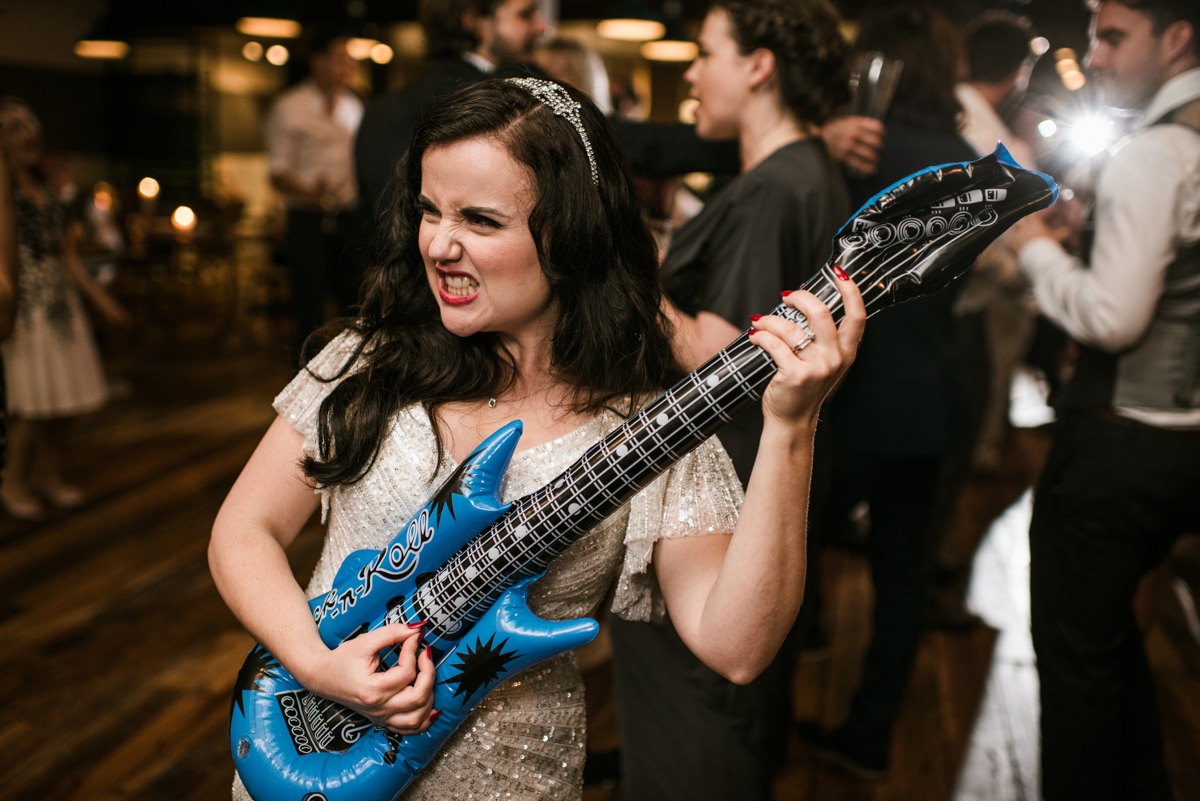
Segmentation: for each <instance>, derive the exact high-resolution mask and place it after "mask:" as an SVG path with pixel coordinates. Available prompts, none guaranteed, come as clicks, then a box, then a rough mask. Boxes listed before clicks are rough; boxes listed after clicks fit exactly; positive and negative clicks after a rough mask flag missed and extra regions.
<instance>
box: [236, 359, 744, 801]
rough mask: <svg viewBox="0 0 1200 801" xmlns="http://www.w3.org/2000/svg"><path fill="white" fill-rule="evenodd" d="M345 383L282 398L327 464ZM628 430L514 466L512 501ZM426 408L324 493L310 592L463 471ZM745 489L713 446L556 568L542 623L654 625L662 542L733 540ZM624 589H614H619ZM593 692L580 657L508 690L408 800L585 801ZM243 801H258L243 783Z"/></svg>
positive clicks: (542, 587)
mask: <svg viewBox="0 0 1200 801" xmlns="http://www.w3.org/2000/svg"><path fill="white" fill-rule="evenodd" d="M350 342H351V340H350V338H349V336H347V335H343V336H342V337H340V338H338V339H336V340H334V341H333V342H332V343H331V344H330V345H329V346H328V347H327V348H326V349H325V350H324V351H322V353H321V354H319V355H318V356H317V358H316V359H314V360H313V361H312V362H311V363H310V364H309V369H310V370H313V371H314V372H316V373H317V374H319V375H331V374H333V373H334V372H335V371H336V368H337V367H339V366H340V365H341V364H342V362H343V361H344V359H345V355H346V353H348V347H349V343H350ZM335 385H336V382H331V383H328V384H327V383H323V382H321V381H318V380H316V379H315V378H313V377H312V376H311V375H309V374H308V373H307V372H305V371H301V372H300V374H299V375H298V376H297V377H296V378H295V379H294V380H293V381H292V382H291V384H289V385H288V386H287V388H285V389H284V391H283V392H282V393H281V394H280V395H279V396H278V397H277V398H276V400H275V408H276V410H277V411H278V412H279V413H280V414H281V415H282V416H283V417H284V418H285V419H286V420H288V421H289V422H290V423H291V424H292V426H293V427H295V428H296V430H297V431H299V432H301V433H302V434H304V437H305V444H304V447H305V451H306V452H307V453H312V454H315V453H316V448H317V442H316V417H317V411H318V408H319V406H320V403H321V401H322V400H323V399H324V398H325V396H326V395H327V394H328V393H329V392H330V391H331V390H332V389H333V387H334V386H335ZM621 422H622V420H621V418H620V417H619V416H618V415H616V414H615V413H612V412H607V411H606V412H603V413H601V414H599V415H597V416H596V417H595V418H593V419H592V420H590V421H589V422H587V423H585V424H584V425H582V426H580V427H579V428H578V429H576V430H574V431H572V432H571V433H569V434H566V435H565V436H563V437H560V438H558V439H556V440H553V441H551V442H547V443H544V444H542V445H538V446H536V447H532V448H529V449H526V450H518V451H517V453H515V454H514V455H513V458H512V461H511V462H510V465H509V469H508V473H507V474H506V477H505V484H504V491H503V499H504V500H505V501H511V500H515V499H517V498H520V497H522V496H523V495H526V494H528V493H529V492H532V491H534V490H536V489H539V488H541V487H542V486H544V485H546V484H548V483H549V482H550V481H551V480H552V479H553V478H555V477H556V476H558V475H559V474H560V473H561V472H562V471H563V470H565V469H566V468H567V467H568V466H569V465H570V464H571V463H572V462H574V461H575V460H576V459H577V458H578V457H579V456H580V455H582V453H583V452H584V450H586V449H587V447H588V446H590V445H591V444H592V443H594V442H596V441H597V440H599V439H601V438H602V437H604V436H605V435H606V434H607V433H609V432H610V431H611V430H613V429H614V428H616V427H617V426H618V425H620V423H621ZM435 449H436V445H435V440H434V432H433V429H432V428H431V425H430V422H429V419H428V417H427V416H426V414H425V412H424V410H423V409H422V408H421V407H420V406H419V405H417V406H413V407H408V408H405V409H403V410H401V411H400V412H399V413H398V414H397V415H396V419H395V420H394V421H393V424H392V429H391V432H390V433H389V435H388V437H387V439H386V441H385V442H384V443H383V446H382V449H381V451H380V454H379V458H378V459H377V461H376V463H375V466H374V467H373V468H372V470H371V471H370V472H369V473H368V474H367V476H366V477H365V478H364V479H363V480H362V481H360V482H358V483H357V484H355V485H353V486H348V487H337V488H335V489H333V490H332V491H322V509H323V515H327V519H328V523H329V529H328V533H327V535H326V539H325V546H324V550H323V552H322V554H321V558H320V560H319V561H318V563H317V566H316V569H315V571H314V575H313V578H312V581H311V582H310V583H309V586H308V594H309V596H310V597H313V596H316V595H320V594H324V593H325V592H326V591H328V589H329V588H330V586H331V585H332V583H333V579H334V575H335V573H336V572H337V568H338V566H339V565H340V564H341V563H342V561H343V560H344V559H345V557H346V556H347V555H348V554H350V553H351V552H353V551H355V550H360V549H367V548H369V549H372V550H377V549H379V548H381V547H382V546H383V545H384V544H385V543H386V542H387V540H388V539H389V537H390V536H391V534H392V533H393V532H395V531H397V530H398V529H399V528H400V527H401V526H402V525H403V524H404V523H406V522H407V521H408V519H409V518H410V517H411V516H412V514H413V513H414V512H415V511H416V510H417V509H418V508H419V507H420V506H421V505H422V504H424V502H425V501H426V500H428V498H429V497H430V495H431V494H432V493H433V491H434V490H435V489H436V488H437V487H438V486H440V485H441V483H442V482H443V481H444V480H445V478H446V477H447V476H448V475H449V474H450V473H451V472H452V471H453V470H454V468H455V467H456V466H457V465H456V464H455V463H454V462H453V459H450V458H448V457H446V458H444V459H443V463H442V466H441V469H440V470H438V472H437V473H436V475H435V474H434V468H435V454H436V450H435ZM741 501H742V489H741V484H740V483H739V481H738V479H737V475H736V474H735V473H734V471H733V466H732V464H731V463H730V461H729V458H728V456H726V454H725V452H724V450H723V449H722V448H721V446H720V444H719V442H717V440H716V439H715V438H713V439H710V440H709V441H708V442H706V443H704V444H703V445H701V446H700V447H699V448H697V449H696V450H695V451H693V452H692V453H691V454H689V455H688V456H685V457H684V458H683V459H681V460H680V461H679V462H678V463H676V465H675V466H674V467H673V468H672V469H671V470H669V471H667V472H666V473H665V474H664V475H663V476H660V477H659V479H658V480H657V481H655V482H654V483H653V484H651V485H650V486H649V487H647V488H646V489H645V490H643V491H642V492H641V493H639V494H638V495H637V496H635V497H634V498H633V499H632V500H631V501H630V502H629V503H627V504H626V505H625V506H624V507H622V508H621V509H620V510H618V511H617V512H616V513H614V514H613V515H612V516H610V517H609V518H608V519H607V520H606V521H605V522H603V523H602V524H600V525H599V526H597V527H596V528H595V529H593V530H592V531H591V532H589V533H588V534H587V535H585V536H584V537H583V538H582V539H580V540H579V541H577V542H576V543H575V544H574V545H572V546H571V547H570V548H569V549H568V550H567V551H565V552H564V553H563V554H562V555H561V556H559V557H558V558H557V559H556V560H554V561H553V562H552V563H551V565H550V568H549V570H548V571H547V573H546V575H545V576H544V577H543V578H542V579H541V580H540V581H538V582H537V583H535V584H534V585H533V586H532V587H531V589H530V592H529V605H530V607H531V609H532V610H533V611H534V612H535V613H537V614H538V615H540V616H542V617H544V618H548V619H555V620H565V619H571V618H577V617H580V616H584V615H594V614H596V612H597V611H598V610H599V608H600V606H601V604H602V603H603V602H604V601H605V598H606V596H608V595H609V593H610V591H611V592H612V594H613V601H612V609H613V611H614V612H616V613H618V614H620V615H621V616H623V617H628V618H631V619H638V620H646V619H650V618H651V617H652V616H654V615H655V614H657V613H658V612H660V611H661V610H662V598H661V595H660V594H659V592H658V589H657V585H656V584H655V582H654V580H653V577H652V571H651V570H650V562H651V556H652V551H653V548H654V544H655V542H656V541H657V540H658V539H659V538H660V537H679V536H688V535H695V534H706V533H717V532H729V531H733V527H734V525H735V523H736V521H737V510H738V508H739V507H740V505H741ZM614 582H615V589H614ZM584 712H585V710H584V698H583V682H582V679H581V677H580V674H579V670H578V668H577V667H576V664H575V659H574V655H573V654H571V653H567V654H563V655H561V656H558V657H554V658H552V659H550V660H548V661H546V662H543V663H542V664H540V665H537V666H535V667H533V668H530V669H529V670H527V671H525V672H524V673H521V674H519V675H517V676H515V677H513V678H512V679H510V680H509V681H507V682H506V683H504V684H502V685H500V686H499V687H497V688H496V689H495V690H494V691H493V692H492V693H491V694H490V695H488V696H487V698H485V699H484V701H483V703H481V704H480V705H479V706H478V707H477V708H476V710H475V711H474V713H473V714H472V715H471V716H470V717H469V718H468V719H467V720H466V721H465V722H464V723H463V725H462V726H461V727H460V728H459V729H458V731H457V732H456V733H455V734H454V735H453V737H452V738H451V739H450V740H449V741H448V742H447V743H446V745H445V747H444V748H443V749H442V751H441V753H440V754H439V755H438V756H437V757H436V758H435V759H434V760H433V761H432V762H430V764H429V765H428V766H427V767H426V768H425V770H424V771H423V772H422V773H421V775H420V776H418V777H417V779H416V780H415V781H414V782H413V783H412V784H411V785H410V786H409V788H408V791H407V792H406V793H405V795H404V796H403V797H404V798H405V799H425V800H427V801H449V800H450V799H483V798H500V799H506V800H507V799H512V801H520V800H522V799H523V800H524V801H533V800H534V799H539V800H540V799H571V800H572V801H573V800H574V799H578V798H580V796H581V794H582V786H583V762H584V756H585V746H586V728H585V722H586V721H585V719H584V718H585V715H584ZM233 796H234V798H235V799H239V801H242V800H244V799H247V798H249V795H248V794H247V793H246V792H245V789H244V788H243V787H242V786H241V783H240V781H238V780H236V779H235V782H234V794H233Z"/></svg>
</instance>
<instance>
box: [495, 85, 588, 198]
mask: <svg viewBox="0 0 1200 801" xmlns="http://www.w3.org/2000/svg"><path fill="white" fill-rule="evenodd" d="M507 82H508V83H511V84H513V85H514V86H519V87H521V88H522V89H524V90H525V91H526V92H529V94H531V95H533V96H534V97H535V98H537V99H538V100H539V101H541V103H542V104H543V105H544V106H546V108H548V109H550V110H551V111H553V112H554V116H556V117H563V118H565V119H566V121H567V122H569V123H571V125H573V126H574V127H575V130H576V131H578V132H579V139H580V141H582V142H583V149H584V151H585V152H586V153H587V157H588V164H590V165H592V183H593V184H595V185H596V186H599V185H600V174H599V172H598V171H597V170H596V156H595V154H593V153H592V142H591V140H590V139H588V135H587V130H586V129H585V128H584V127H583V117H581V116H580V115H579V109H581V108H583V106H582V105H581V104H580V103H579V102H578V101H576V100H575V99H574V98H573V97H571V95H569V94H568V93H567V90H566V89H563V88H562V87H561V86H559V85H558V84H556V83H554V81H544V80H542V79H540V78H509V79H508V80H507Z"/></svg>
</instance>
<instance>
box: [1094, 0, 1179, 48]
mask: <svg viewBox="0 0 1200 801" xmlns="http://www.w3.org/2000/svg"><path fill="white" fill-rule="evenodd" d="M1105 2H1112V3H1118V4H1120V5H1123V6H1125V7H1126V8H1131V9H1133V10H1134V11H1140V12H1141V13H1143V14H1145V15H1147V16H1148V17H1150V21H1151V23H1152V24H1153V26H1154V27H1153V29H1152V30H1153V31H1154V35H1155V36H1161V35H1162V32H1163V31H1165V30H1166V29H1167V28H1168V27H1169V26H1171V25H1173V24H1175V23H1176V22H1186V23H1187V24H1189V25H1191V26H1192V53H1194V54H1196V55H1200V4H1197V3H1196V0H1084V5H1086V6H1087V8H1088V10H1089V11H1091V12H1092V13H1093V14H1095V13H1096V12H1097V11H1099V10H1100V6H1102V5H1104V3H1105Z"/></svg>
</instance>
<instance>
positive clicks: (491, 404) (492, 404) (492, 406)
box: [488, 398, 496, 409]
mask: <svg viewBox="0 0 1200 801" xmlns="http://www.w3.org/2000/svg"><path fill="white" fill-rule="evenodd" d="M488 408H489V409H495V408H496V399H495V398H492V399H490V400H489V401H488Z"/></svg>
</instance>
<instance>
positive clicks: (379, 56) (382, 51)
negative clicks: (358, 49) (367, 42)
mask: <svg viewBox="0 0 1200 801" xmlns="http://www.w3.org/2000/svg"><path fill="white" fill-rule="evenodd" d="M394 55H395V52H394V51H393V50H392V48H391V47H389V46H387V45H385V44H384V43H383V42H380V43H379V44H377V45H375V46H374V47H372V48H371V60H372V61H374V62H375V63H376V64H391V63H392V57H393V56H394Z"/></svg>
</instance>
